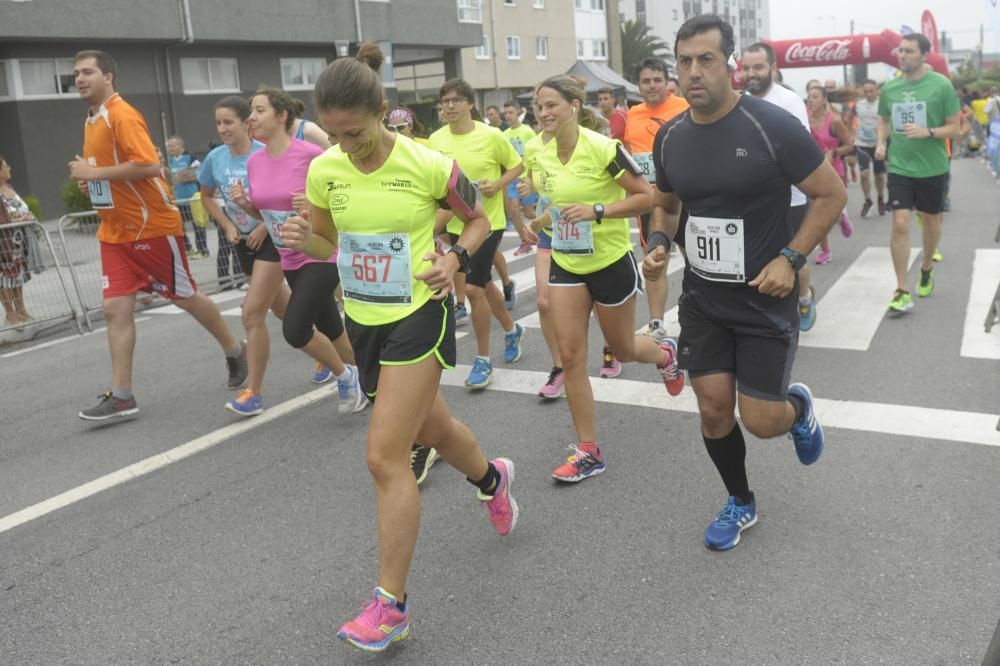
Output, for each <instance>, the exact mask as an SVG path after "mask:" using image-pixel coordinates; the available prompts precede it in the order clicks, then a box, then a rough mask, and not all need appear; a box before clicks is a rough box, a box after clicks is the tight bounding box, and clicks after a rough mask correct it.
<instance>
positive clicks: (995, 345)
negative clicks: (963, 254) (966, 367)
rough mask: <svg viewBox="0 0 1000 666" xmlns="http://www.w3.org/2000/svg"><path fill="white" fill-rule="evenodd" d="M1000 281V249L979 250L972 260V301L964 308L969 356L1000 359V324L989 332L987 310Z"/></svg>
mask: <svg viewBox="0 0 1000 666" xmlns="http://www.w3.org/2000/svg"><path fill="white" fill-rule="evenodd" d="M997 280H1000V250H976V256H975V259H974V260H973V262H972V284H971V285H970V286H969V304H968V305H967V306H966V308H965V326H964V327H963V329H962V351H961V355H962V356H966V357H969V358H990V359H1000V325H996V326H994V327H993V330H992V331H990V332H989V333H987V332H986V327H985V322H986V312H987V310H989V307H990V301H992V300H993V296H994V294H996V290H997Z"/></svg>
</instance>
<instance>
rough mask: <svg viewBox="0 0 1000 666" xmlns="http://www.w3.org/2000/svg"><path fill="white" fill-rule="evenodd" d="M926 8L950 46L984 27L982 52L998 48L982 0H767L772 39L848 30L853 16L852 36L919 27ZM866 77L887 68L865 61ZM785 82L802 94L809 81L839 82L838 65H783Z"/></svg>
mask: <svg viewBox="0 0 1000 666" xmlns="http://www.w3.org/2000/svg"><path fill="white" fill-rule="evenodd" d="M925 9H929V10H931V13H932V14H934V18H935V19H936V21H937V26H938V34H940V33H941V32H945V33H947V34H948V37H949V39H951V40H952V43H953V46H954V48H973V47H975V46H976V45H977V44H978V43H979V25H980V24H981V23H982V24H984V27H985V41H986V51H987V52H994V51H1000V48H997V47H996V46H995V43H996V42H995V40H994V35H993V31H992V30H991V28H990V22H989V20H988V17H987V15H986V10H985V2H984V0H917V1H916V2H907V1H905V0H833V1H831V2H816V0H771V39H796V38H800V37H828V36H829V37H834V36H839V35H846V34H849V33H850V31H851V30H850V27H851V26H850V23H851V19H854V32H855V34H861V33H878V32H882V31H883V30H885V29H886V28H890V29H892V30H895V31H896V32H899V29H900V26H902V25H908V26H910V27H911V28H913V29H914V30H916V31H918V32H919V31H920V15H921V14H923V11H924V10H925ZM868 69H869V75H872V78H875V79H884V78H886V75H887V73H888V71H889V70H888V67H886V66H885V65H881V64H874V65H869V67H868ZM782 74H783V75H784V77H785V82H786V83H787V84H789V85H790V86H792V88H794V89H795V90H796V92H800V93H804V92H805V85H806V82H807V81H808V80H809V79H821V80H825V79H830V78H834V79H836V80H837V81H838V82H841V81H842V80H843V70H842V68H841V67H820V68H807V69H785V70H784V71H783V72H782Z"/></svg>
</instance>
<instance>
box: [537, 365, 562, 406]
mask: <svg viewBox="0 0 1000 666" xmlns="http://www.w3.org/2000/svg"><path fill="white" fill-rule="evenodd" d="M565 381H566V375H564V374H563V369H562V368H556V367H553V368H552V369H551V370H549V378H548V379H546V380H545V383H544V384H542V387H541V388H540V389H538V397H540V398H545V399H546V400H555V399H556V398H558V397H560V396H561V395H562V394H563V384H564V383H565Z"/></svg>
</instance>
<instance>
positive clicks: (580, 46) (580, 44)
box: [576, 39, 587, 58]
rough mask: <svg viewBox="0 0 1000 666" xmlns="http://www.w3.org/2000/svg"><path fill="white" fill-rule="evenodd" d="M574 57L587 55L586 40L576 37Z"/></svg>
mask: <svg viewBox="0 0 1000 666" xmlns="http://www.w3.org/2000/svg"><path fill="white" fill-rule="evenodd" d="M576 57H577V58H586V57H587V40H586V39H578V40H576Z"/></svg>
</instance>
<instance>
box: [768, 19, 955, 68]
mask: <svg viewBox="0 0 1000 666" xmlns="http://www.w3.org/2000/svg"><path fill="white" fill-rule="evenodd" d="M901 39H902V38H901V37H900V35H899V33H896V32H893V31H892V30H883V31H882V32H880V33H877V34H869V35H845V36H843V37H817V38H811V39H786V40H777V41H768V43H769V44H770V45H771V47H772V48H773V49H774V54H775V56H776V57H777V59H778V67H779V68H785V67H826V66H831V65H860V64H863V63H868V62H884V63H887V64H889V65H893V66H896V64H897V63H898V60H897V59H896V47H897V46H899V42H900V40H901ZM927 64H928V65H930V66H931V67H933V68H934V69H935V70H936V71H938V72H940V73H942V74H944V75H945V76H947V75H948V63H947V62H946V61H945V59H944V58H943V57H941V55H940V54H938V53H928V54H927Z"/></svg>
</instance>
